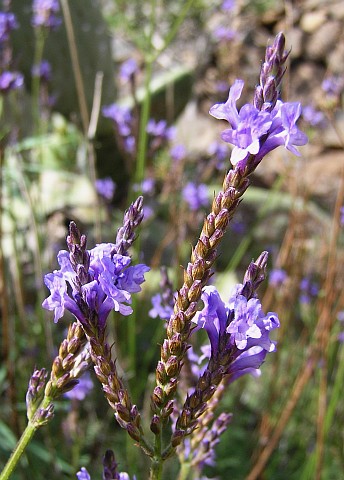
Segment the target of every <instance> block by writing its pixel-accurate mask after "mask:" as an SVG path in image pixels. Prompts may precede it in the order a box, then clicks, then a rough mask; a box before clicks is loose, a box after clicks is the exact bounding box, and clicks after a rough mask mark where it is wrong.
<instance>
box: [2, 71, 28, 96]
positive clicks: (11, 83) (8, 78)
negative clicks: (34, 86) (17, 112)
mask: <svg viewBox="0 0 344 480" xmlns="http://www.w3.org/2000/svg"><path fill="white" fill-rule="evenodd" d="M23 85H24V77H23V75H22V74H21V73H19V72H7V71H6V72H3V73H1V74H0V92H1V93H8V92H9V91H11V90H18V89H20V88H22V86H23Z"/></svg>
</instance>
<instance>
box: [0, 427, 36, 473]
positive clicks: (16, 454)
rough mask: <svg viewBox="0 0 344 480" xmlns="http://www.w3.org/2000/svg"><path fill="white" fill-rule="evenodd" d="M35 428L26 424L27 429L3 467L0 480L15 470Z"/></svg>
mask: <svg viewBox="0 0 344 480" xmlns="http://www.w3.org/2000/svg"><path fill="white" fill-rule="evenodd" d="M37 428H38V427H36V426H33V425H32V424H31V423H30V422H29V423H28V424H27V427H26V428H25V430H24V432H23V434H22V436H21V437H20V440H19V442H18V443H17V446H16V448H15V449H14V451H13V453H12V455H11V456H10V458H9V460H8V462H7V463H6V465H5V468H4V469H3V471H2V473H1V475H0V480H7V479H8V478H10V475H11V473H12V472H13V470H14V469H15V467H16V465H17V463H18V462H19V460H20V457H21V456H22V455H23V453H24V450H25V449H26V447H27V446H28V444H29V443H30V440H31V438H32V437H33V434H34V433H35V431H36V430H37Z"/></svg>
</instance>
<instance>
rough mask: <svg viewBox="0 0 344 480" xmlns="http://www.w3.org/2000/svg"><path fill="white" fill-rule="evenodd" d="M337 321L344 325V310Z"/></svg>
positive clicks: (340, 312) (339, 313)
mask: <svg viewBox="0 0 344 480" xmlns="http://www.w3.org/2000/svg"><path fill="white" fill-rule="evenodd" d="M337 320H338V321H339V322H342V323H344V310H340V311H339V312H338V313H337Z"/></svg>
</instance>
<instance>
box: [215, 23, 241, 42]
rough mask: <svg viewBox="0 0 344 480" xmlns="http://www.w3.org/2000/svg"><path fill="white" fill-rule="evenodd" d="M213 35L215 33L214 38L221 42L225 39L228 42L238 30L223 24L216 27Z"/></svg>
mask: <svg viewBox="0 0 344 480" xmlns="http://www.w3.org/2000/svg"><path fill="white" fill-rule="evenodd" d="M213 35H214V38H215V39H216V40H218V41H219V42H223V41H227V42H228V41H230V40H233V39H234V38H235V36H236V32H235V31H234V30H233V29H232V28H229V27H224V26H223V25H220V26H218V27H216V28H215V29H214V31H213Z"/></svg>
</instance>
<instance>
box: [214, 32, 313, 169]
mask: <svg viewBox="0 0 344 480" xmlns="http://www.w3.org/2000/svg"><path fill="white" fill-rule="evenodd" d="M284 44H285V40H284V36H283V34H279V35H277V37H276V39H275V42H274V44H273V45H272V46H271V47H268V48H267V50H266V57H265V62H264V63H263V65H262V69H261V75H260V85H258V86H257V87H256V91H255V96H254V100H253V105H252V104H246V105H244V106H243V107H241V109H240V110H239V111H238V110H237V107H236V102H237V100H239V98H240V96H241V92H242V90H243V86H244V82H243V81H242V80H236V81H235V82H234V84H233V85H232V87H231V88H230V90H229V95H228V100H227V102H226V103H223V104H216V105H214V106H213V107H211V108H210V111H209V113H210V115H212V116H213V117H215V118H217V119H222V120H226V121H227V122H228V123H229V124H230V127H231V128H230V129H227V130H224V131H223V132H222V134H221V138H222V140H224V141H225V142H227V143H231V144H232V145H234V149H233V151H232V155H231V163H232V165H238V166H239V167H240V168H242V169H245V168H246V167H247V164H248V163H250V166H249V169H250V170H251V171H252V170H253V169H254V168H256V166H257V165H258V164H259V163H260V161H261V160H262V159H263V157H264V156H265V155H266V154H267V153H269V152H270V151H271V150H273V149H274V148H276V147H278V146H279V145H284V146H285V147H286V148H287V149H288V150H290V151H291V152H292V153H294V154H295V155H299V153H298V150H297V149H296V148H295V146H300V145H304V144H305V143H307V136H306V135H305V134H304V133H303V132H301V131H300V130H298V128H297V126H296V122H297V120H298V118H299V117H300V115H301V105H300V104H299V103H296V102H295V103H289V102H286V103H283V102H282V101H281V100H278V96H279V86H280V83H281V80H282V77H283V75H284V72H285V67H284V63H285V61H286V59H287V57H288V54H289V52H284Z"/></svg>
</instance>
